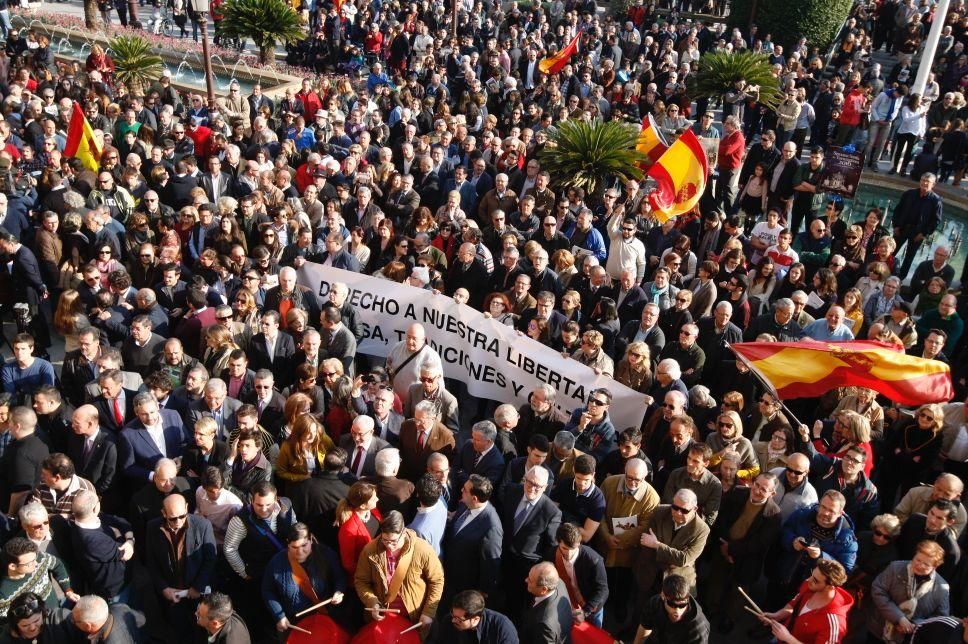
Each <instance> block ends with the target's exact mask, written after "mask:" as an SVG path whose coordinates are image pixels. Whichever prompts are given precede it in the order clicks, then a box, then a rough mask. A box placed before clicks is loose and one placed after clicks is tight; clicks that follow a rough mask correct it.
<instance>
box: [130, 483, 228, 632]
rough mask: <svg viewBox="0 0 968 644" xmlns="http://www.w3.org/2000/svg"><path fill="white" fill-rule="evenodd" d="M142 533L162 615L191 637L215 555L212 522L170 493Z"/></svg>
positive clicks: (183, 500) (146, 561) (176, 629)
mask: <svg viewBox="0 0 968 644" xmlns="http://www.w3.org/2000/svg"><path fill="white" fill-rule="evenodd" d="M145 537H146V539H145V563H146V565H147V568H148V571H149V572H150V573H151V578H152V581H153V582H154V587H155V592H156V593H157V594H158V595H159V596H160V602H159V603H160V604H161V606H162V610H163V612H164V614H165V618H166V620H167V621H168V623H169V624H170V625H171V627H172V629H173V630H174V631H175V634H177V636H178V638H179V639H182V638H186V637H191V636H192V635H193V632H192V631H193V626H194V624H193V620H192V616H193V613H194V609H195V607H196V605H197V603H196V600H197V599H198V598H199V597H200V596H201V595H202V594H204V593H206V592H208V589H209V588H210V587H211V584H212V581H213V577H214V572H215V563H216V561H217V559H218V552H217V551H216V547H215V534H214V531H213V529H212V524H211V523H210V522H209V520H208V519H206V518H205V517H203V516H200V515H197V514H189V513H188V503H187V502H186V501H185V498H184V497H183V496H182V495H180V494H172V495H171V496H168V497H167V498H165V500H164V502H163V503H162V510H161V517H159V518H157V519H152V520H151V521H150V522H148V527H147V530H146V532H145ZM175 544H178V545H175ZM186 594H187V596H186ZM183 641H184V640H183Z"/></svg>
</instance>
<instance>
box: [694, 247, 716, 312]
mask: <svg viewBox="0 0 968 644" xmlns="http://www.w3.org/2000/svg"><path fill="white" fill-rule="evenodd" d="M696 273H697V275H696V278H695V279H694V280H692V283H691V284H690V285H689V290H690V291H692V303H691V304H689V313H691V314H692V319H693V320H699V319H702V318H704V317H706V316H707V315H711V314H712V310H713V304H714V303H715V302H716V295H717V289H716V282H715V281H714V278H715V277H716V275H718V274H719V265H717V264H716V262H713V261H709V260H706V261H704V262H702V263H701V264H700V265H699V269H698V270H697V271H696Z"/></svg>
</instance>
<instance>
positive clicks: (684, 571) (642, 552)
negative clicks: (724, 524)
mask: <svg viewBox="0 0 968 644" xmlns="http://www.w3.org/2000/svg"><path fill="white" fill-rule="evenodd" d="M674 526H675V524H674V522H673V520H672V506H669V505H660V506H659V507H658V508H656V511H655V514H653V515H652V520H651V521H650V522H649V526H648V529H649V530H651V531H653V532H654V533H655V536H656V537H657V538H658V539H659V545H658V546H657V547H656V548H646V547H644V546H640V547H639V557H638V561H636V563H635V565H634V566H633V571H634V573H635V577H636V581H637V582H638V584H639V588H651V587H652V584H653V582H655V580H656V578H657V577H658V578H662V577H664V576H665V575H672V574H675V575H682V576H683V577H684V578H685V579H686V581H687V582H689V585H690V587H692V588H693V589H695V586H696V560H697V559H699V555H701V554H702V551H703V548H705V546H706V539H707V538H708V537H709V526H708V525H706V522H705V521H703V520H702V518H701V517H700V516H699V515H698V514H693V516H692V518H691V519H690V520H689V522H688V523H686V525H684V526H683V527H681V528H679V530H675V528H674Z"/></svg>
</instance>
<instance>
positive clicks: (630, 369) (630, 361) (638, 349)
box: [615, 342, 652, 394]
mask: <svg viewBox="0 0 968 644" xmlns="http://www.w3.org/2000/svg"><path fill="white" fill-rule="evenodd" d="M615 380H616V382H620V383H622V384H623V385H625V386H626V387H628V388H629V389H633V390H635V391H638V392H639V393H643V394H645V393H648V392H649V389H651V388H652V362H651V358H650V352H649V345H647V344H646V343H645V342H632V343H630V344H629V345H628V347H626V349H625V356H624V357H623V358H622V359H621V360H619V362H618V364H617V365H616V366H615Z"/></svg>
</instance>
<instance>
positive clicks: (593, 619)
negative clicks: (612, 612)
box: [585, 606, 605, 628]
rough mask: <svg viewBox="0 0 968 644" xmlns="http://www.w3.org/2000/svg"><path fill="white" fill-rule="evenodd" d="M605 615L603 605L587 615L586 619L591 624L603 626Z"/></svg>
mask: <svg viewBox="0 0 968 644" xmlns="http://www.w3.org/2000/svg"><path fill="white" fill-rule="evenodd" d="M604 617H605V607H604V606H603V607H602V608H599V609H598V610H597V611H595V612H594V613H592V614H591V615H588V616H586V617H585V621H586V622H588V623H589V624H592V625H593V626H597V627H599V628H601V627H602V619H604Z"/></svg>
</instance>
